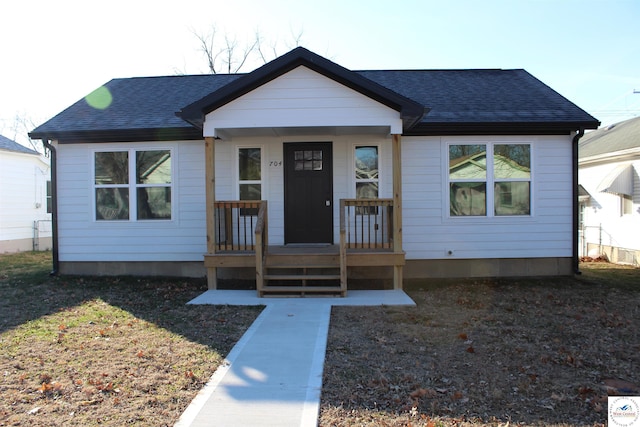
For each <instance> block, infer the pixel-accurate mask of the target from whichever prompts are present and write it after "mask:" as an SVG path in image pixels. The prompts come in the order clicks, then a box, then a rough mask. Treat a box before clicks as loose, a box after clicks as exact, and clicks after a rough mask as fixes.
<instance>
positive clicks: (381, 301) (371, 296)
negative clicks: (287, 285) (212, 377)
mask: <svg viewBox="0 0 640 427" xmlns="http://www.w3.org/2000/svg"><path fill="white" fill-rule="evenodd" d="M292 301H298V302H302V303H304V304H305V305H330V306H337V305H345V306H376V305H410V306H414V305H416V304H415V302H413V300H412V299H411V298H409V296H408V295H407V294H406V293H404V291H401V290H383V291H348V292H347V296H346V297H344V298H341V297H322V296H313V297H308V298H296V297H291V298H278V297H267V298H260V297H258V296H257V295H256V291H237V290H210V291H206V292H205V293H203V294H202V295H200V296H198V297H196V298H194V299H193V300H191V301H189V302H188V304H211V305H269V304H278V303H283V302H288V303H291V302H292Z"/></svg>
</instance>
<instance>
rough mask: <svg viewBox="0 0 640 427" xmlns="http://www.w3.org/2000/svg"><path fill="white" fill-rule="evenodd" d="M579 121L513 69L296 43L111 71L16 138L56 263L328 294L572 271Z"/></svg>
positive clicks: (83, 270) (582, 125)
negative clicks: (415, 62) (336, 58)
mask: <svg viewBox="0 0 640 427" xmlns="http://www.w3.org/2000/svg"><path fill="white" fill-rule="evenodd" d="M598 125H599V122H598V121H597V120H596V119H594V118H593V117H592V116H590V115H589V114H587V113H585V112H584V111H583V110H581V109H580V108H578V107H577V106H575V105H574V104H572V103H571V102H569V101H568V100H566V99H565V98H563V97H562V96H560V95H559V94H558V93H556V92H555V91H553V90H552V89H550V88H549V87H548V86H546V85H545V84H543V83H542V82H540V81H539V80H537V79H535V78H534V77H533V76H531V75H530V74H528V73H527V72H526V71H524V70H388V71H382V70H381V71H351V70H348V69H346V68H343V67H341V66H339V65H337V64H335V63H333V62H331V61H329V60H327V59H325V58H323V57H321V56H318V55H316V54H314V53H312V52H310V51H308V50H306V49H304V48H296V49H294V50H292V51H291V52H289V53H287V54H285V55H283V56H281V57H279V58H277V59H276V60H274V61H272V62H270V63H268V64H266V65H264V66H263V67H261V68H259V69H257V70H255V71H253V72H251V73H248V74H236V75H199V76H170V77H149V78H128V79H115V80H112V81H110V82H108V83H107V84H106V85H104V86H103V87H102V88H100V89H98V90H97V91H95V92H93V93H92V94H90V95H89V96H87V97H86V98H85V99H83V100H80V101H78V102H77V103H75V104H74V105H72V106H71V107H69V108H68V109H66V110H65V111H63V112H62V113H60V114H59V115H58V116H56V117H54V118H53V119H51V120H50V121H48V122H46V123H45V124H43V125H41V126H39V127H38V128H37V129H35V130H34V131H33V132H32V133H31V137H32V138H36V139H42V140H43V141H44V142H45V144H46V145H47V146H49V147H50V148H51V149H52V150H53V151H54V154H55V155H56V156H57V162H56V165H57V174H56V180H57V191H58V196H59V197H58V200H57V208H58V214H57V225H58V230H59V238H58V239H57V243H58V247H57V252H58V253H59V263H58V264H59V265H57V266H56V267H57V268H59V271H60V272H62V273H70V274H173V275H192V276H201V275H203V274H205V273H206V274H207V277H208V280H209V286H210V287H211V288H214V287H216V286H217V282H216V280H217V278H248V279H252V280H254V279H255V281H256V284H257V287H258V290H259V293H260V294H263V293H267V292H273V293H277V292H300V293H302V292H334V291H336V287H335V286H334V285H333V284H331V285H330V283H331V280H336V281H338V282H339V283H338V287H337V289H338V292H340V293H342V294H344V293H345V292H346V289H347V283H348V282H349V283H351V281H352V280H355V279H358V278H379V277H387V278H389V279H390V278H393V282H394V287H396V288H400V287H401V286H402V282H403V279H416V278H426V277H461V276H463V277H469V276H526V275H564V274H572V273H573V271H574V268H576V267H577V245H576V241H577V225H576V223H577V203H576V204H574V203H572V202H571V200H572V198H575V199H576V200H577V154H576V151H577V141H578V139H579V137H580V135H581V132H583V131H584V130H585V129H595V128H597V126H598ZM468 156H472V157H468ZM465 157H466V158H465ZM156 164H158V165H161V167H162V173H161V174H158V176H157V177H155V176H154V177H150V176H149V171H152V170H153V167H154V166H153V165H156ZM151 175H153V174H151ZM572 195H573V196H575V197H573V196H572ZM574 230H576V231H574ZM384 271H387V272H388V273H384ZM391 273H393V274H391ZM292 279H296V280H299V281H298V282H294V281H293V280H292ZM329 279H331V280H329ZM285 283H295V284H293V285H289V286H285V285H284V284H285ZM322 283H325V285H322Z"/></svg>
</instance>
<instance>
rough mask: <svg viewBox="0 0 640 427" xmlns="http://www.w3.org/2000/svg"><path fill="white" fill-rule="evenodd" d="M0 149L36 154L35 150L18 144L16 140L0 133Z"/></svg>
mask: <svg viewBox="0 0 640 427" xmlns="http://www.w3.org/2000/svg"><path fill="white" fill-rule="evenodd" d="M0 150H5V151H15V152H17V153H25V154H35V155H38V152H37V151H35V150H31V149H30V148H27V147H25V146H23V145H20V144H18V143H17V142H15V141H13V140H11V139H9V138H7V137H5V136H2V135H0Z"/></svg>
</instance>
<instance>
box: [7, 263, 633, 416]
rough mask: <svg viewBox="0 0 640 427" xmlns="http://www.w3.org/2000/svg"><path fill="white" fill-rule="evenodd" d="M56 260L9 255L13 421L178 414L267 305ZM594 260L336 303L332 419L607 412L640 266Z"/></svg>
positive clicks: (625, 353)
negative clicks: (544, 272)
mask: <svg viewBox="0 0 640 427" xmlns="http://www.w3.org/2000/svg"><path fill="white" fill-rule="evenodd" d="M49 263H50V261H49V258H48V254H20V255H10V256H7V255H0V426H10V425H11V426H20V425H25V426H27V425H28V426H44V425H82V426H86V425H89V426H91V425H111V426H116V425H117V426H120V425H140V426H162V425H172V424H173V423H174V422H175V421H176V420H177V419H178V417H179V416H180V414H181V413H182V411H183V410H184V409H185V408H186V406H187V405H188V403H189V402H190V401H191V399H192V398H193V397H194V396H195V394H196V393H197V392H198V391H199V390H200V388H201V387H202V385H203V384H204V383H205V382H206V380H207V379H208V378H209V376H210V375H211V374H212V373H213V372H214V370H215V369H216V367H217V366H218V365H219V363H220V361H221V360H222V358H223V356H224V355H225V354H227V353H228V351H229V350H230V349H231V347H232V346H233V345H234V343H235V342H236V341H237V340H238V339H239V337H240V336H241V335H242V333H243V332H244V331H245V330H246V328H247V327H248V326H249V325H250V324H251V322H252V321H253V320H254V319H255V317H256V316H257V315H258V313H259V311H260V309H259V308H250V307H220V306H218V307H211V306H187V305H185V303H186V302H187V301H188V300H190V299H191V298H193V297H194V296H196V295H198V294H199V293H200V292H202V291H203V290H204V289H205V284H204V282H203V281H197V280H195V281H194V280H167V279H164V280H162V279H147V278H70V277H58V278H52V277H49V276H48V274H47V273H48V269H49V265H50V264H49ZM583 271H584V272H585V274H583V275H582V276H581V277H578V278H560V279H555V278H554V279H539V280H531V279H521V280H500V281H496V280H467V281H432V282H424V283H418V284H415V286H413V287H412V288H411V289H410V290H409V291H408V292H409V294H410V295H411V296H412V298H413V299H414V300H415V301H416V303H417V304H418V306H417V307H415V308H398V307H374V308H372V307H367V308H356V307H336V308H334V309H333V312H332V319H331V330H330V335H329V342H328V348H327V359H326V362H325V374H324V386H323V391H322V403H321V414H320V425H321V426H428V427H435V426H464V425H506V424H507V423H509V424H513V425H562V426H596V425H604V423H605V422H606V419H607V415H606V414H607V412H606V409H607V408H606V397H607V393H612V392H615V391H616V390H615V388H611V387H609V388H607V387H606V386H607V385H611V384H613V383H611V382H609V380H611V379H616V380H619V379H622V380H625V381H627V382H629V384H630V385H631V386H632V387H637V385H638V384H640V376H639V375H640V374H639V373H638V369H637V367H638V366H640V332H639V331H638V326H637V319H638V318H640V308H639V307H640V270H638V269H634V268H628V267H620V266H613V265H610V264H606V263H592V264H584V265H583ZM627 386H628V385H627ZM636 394H640V391H638V392H637V393H636Z"/></svg>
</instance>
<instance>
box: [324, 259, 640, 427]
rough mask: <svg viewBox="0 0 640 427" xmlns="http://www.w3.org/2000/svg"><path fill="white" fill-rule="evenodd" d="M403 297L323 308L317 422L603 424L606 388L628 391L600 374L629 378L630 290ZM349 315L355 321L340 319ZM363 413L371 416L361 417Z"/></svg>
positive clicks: (532, 289) (503, 289) (526, 284)
mask: <svg viewBox="0 0 640 427" xmlns="http://www.w3.org/2000/svg"><path fill="white" fill-rule="evenodd" d="M636 271H637V270H636ZM410 295H411V297H412V298H413V299H414V301H416V303H417V307H416V308H407V309H400V308H375V309H373V308H367V309H358V308H354V307H349V308H346V307H344V308H343V307H336V308H334V309H333V311H332V319H331V330H330V333H329V340H328V347H327V359H326V362H325V376H324V380H325V382H324V386H323V390H322V399H323V404H322V414H327V415H328V414H331V416H325V415H322V417H321V420H322V421H321V423H320V424H321V425H327V426H328V425H349V423H350V422H351V423H352V424H353V425H362V426H377V425H389V426H392V425H398V426H399V425H403V426H406V425H409V420H410V422H411V423H412V425H419V426H420V427H423V426H425V425H427V421H426V419H425V420H424V421H423V420H422V419H420V418H419V415H421V414H422V415H425V414H426V415H427V416H428V417H446V419H447V420H448V421H447V422H446V423H444V424H439V426H440V425H442V426H445V425H446V426H450V425H472V424H474V422H475V424H478V425H487V424H490V425H505V423H507V422H510V423H511V424H512V425H515V424H518V425H520V424H522V425H532V424H534V425H542V424H545V425H548V424H555V425H563V423H565V424H566V423H568V425H578V424H580V425H602V424H604V423H605V422H606V408H607V405H606V403H607V402H606V391H605V390H606V389H607V387H608V389H609V390H611V392H614V391H615V392H618V390H625V391H628V390H633V388H629V387H628V386H625V385H622V384H621V383H618V384H616V386H614V385H613V384H612V383H611V382H608V384H607V383H605V384H604V385H603V380H602V378H607V377H613V376H619V377H621V378H625V379H626V380H627V381H628V382H629V383H631V386H632V387H633V386H635V384H638V383H640V380H638V377H637V370H635V369H634V368H635V366H638V365H639V364H640V342H638V337H639V336H638V334H637V330H636V329H634V328H633V327H632V326H631V325H629V324H628V322H627V320H628V319H633V318H637V317H638V316H640V309H639V308H638V307H639V306H640V291H629V292H624V293H623V292H615V291H614V292H611V289H610V288H607V287H600V286H594V287H592V286H590V285H584V284H581V283H579V282H577V281H572V279H567V278H564V279H562V280H558V281H557V282H553V281H551V282H550V283H547V282H546V279H545V280H540V281H524V280H523V281H521V283H519V284H517V285H514V284H513V283H511V282H507V281H505V283H501V284H497V285H491V284H487V285H483V284H473V285H469V284H466V285H457V284H454V285H451V286H445V285H441V286H436V287H434V288H430V289H428V290H426V291H424V292H410ZM621 313H624V316H622V315H621ZM417 318H420V319H426V318H428V319H429V321H428V322H427V321H422V322H416V321H415V320H414V319H417ZM354 320H356V321H357V324H359V325H363V327H362V328H354V327H352V326H345V325H353V324H354ZM621 343H624V345H621ZM364 355H366V357H364ZM363 376H364V377H365V380H362V379H361V378H362V377H363ZM352 378H354V380H353V382H352ZM405 378H407V379H405ZM355 379H358V382H357V383H356V382H355V381H356V380H355ZM367 379H370V380H367ZM355 384H360V385H361V387H360V388H358V387H356V386H355ZM616 387H617V388H616ZM341 390H348V391H347V392H346V393H345V394H342V393H341ZM636 394H637V393H636ZM330 408H333V409H331V410H330ZM335 408H343V410H344V412H342V413H341V415H336V413H334V412H332V411H333V410H336V411H338V412H340V411H339V410H337V409H335ZM349 411H355V413H356V414H357V417H356V416H353V417H352V416H351V415H349ZM365 412H366V413H367V414H380V417H382V418H379V419H378V418H374V416H373V415H372V420H371V421H370V422H369V423H365V422H361V419H363V417H364V415H363V414H364V413H365ZM383 413H384V414H387V415H382V414H383ZM388 414H394V415H388ZM459 419H463V420H464V422H467V423H469V424H456V422H457V421H454V420H459ZM345 420H348V421H345ZM418 420H420V422H418Z"/></svg>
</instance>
